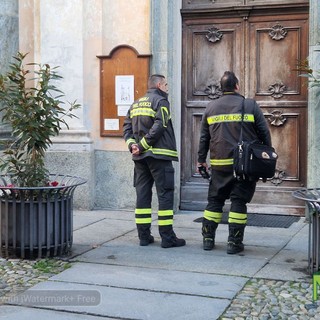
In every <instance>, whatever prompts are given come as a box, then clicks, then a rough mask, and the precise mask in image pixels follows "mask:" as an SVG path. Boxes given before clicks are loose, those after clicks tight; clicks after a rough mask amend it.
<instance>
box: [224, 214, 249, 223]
mask: <svg viewBox="0 0 320 320" xmlns="http://www.w3.org/2000/svg"><path fill="white" fill-rule="evenodd" d="M247 217H248V215H247V214H246V213H241V212H233V211H230V212H229V219H228V222H229V224H230V223H236V224H240V225H246V224H247Z"/></svg>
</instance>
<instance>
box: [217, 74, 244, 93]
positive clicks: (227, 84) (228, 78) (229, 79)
mask: <svg viewBox="0 0 320 320" xmlns="http://www.w3.org/2000/svg"><path fill="white" fill-rule="evenodd" d="M237 84H239V80H238V78H237V77H236V75H235V74H234V73H233V72H232V71H225V73H224V74H223V76H222V78H221V80H220V85H221V90H222V91H223V92H227V91H235V89H236V86H237Z"/></svg>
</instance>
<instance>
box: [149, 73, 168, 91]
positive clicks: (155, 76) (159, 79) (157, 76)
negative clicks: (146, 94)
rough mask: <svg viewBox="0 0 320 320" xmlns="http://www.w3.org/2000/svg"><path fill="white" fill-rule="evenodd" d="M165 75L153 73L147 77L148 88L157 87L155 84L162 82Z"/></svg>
mask: <svg viewBox="0 0 320 320" xmlns="http://www.w3.org/2000/svg"><path fill="white" fill-rule="evenodd" d="M165 78H166V77H165V76H163V75H162V74H153V75H151V76H150V77H149V80H148V88H149V89H155V88H157V84H158V83H159V82H162V81H163V80H164V79H165Z"/></svg>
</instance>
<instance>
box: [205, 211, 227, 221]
mask: <svg viewBox="0 0 320 320" xmlns="http://www.w3.org/2000/svg"><path fill="white" fill-rule="evenodd" d="M203 217H204V218H205V219H207V220H210V221H213V222H215V223H220V222H221V219H222V212H214V211H209V210H204V214H203Z"/></svg>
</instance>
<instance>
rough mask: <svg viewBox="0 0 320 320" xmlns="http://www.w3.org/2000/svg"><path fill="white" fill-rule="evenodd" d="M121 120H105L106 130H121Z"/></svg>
mask: <svg viewBox="0 0 320 320" xmlns="http://www.w3.org/2000/svg"><path fill="white" fill-rule="evenodd" d="M119 129H120V124H119V119H104V130H119Z"/></svg>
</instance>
